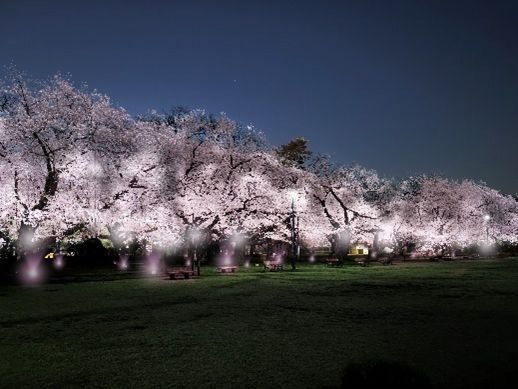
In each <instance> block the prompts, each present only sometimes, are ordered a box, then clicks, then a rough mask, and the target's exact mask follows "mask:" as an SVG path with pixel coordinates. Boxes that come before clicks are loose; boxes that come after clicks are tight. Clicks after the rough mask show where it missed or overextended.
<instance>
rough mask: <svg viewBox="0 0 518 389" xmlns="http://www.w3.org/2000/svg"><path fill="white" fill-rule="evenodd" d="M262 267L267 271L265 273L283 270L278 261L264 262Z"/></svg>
mask: <svg viewBox="0 0 518 389" xmlns="http://www.w3.org/2000/svg"><path fill="white" fill-rule="evenodd" d="M263 266H264V270H267V271H278V270H283V267H282V262H280V261H264V262H263Z"/></svg>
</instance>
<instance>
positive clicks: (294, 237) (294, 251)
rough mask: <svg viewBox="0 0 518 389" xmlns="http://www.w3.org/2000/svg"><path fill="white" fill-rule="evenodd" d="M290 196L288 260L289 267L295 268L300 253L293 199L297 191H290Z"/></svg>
mask: <svg viewBox="0 0 518 389" xmlns="http://www.w3.org/2000/svg"><path fill="white" fill-rule="evenodd" d="M290 198H291V213H290V233H291V255H290V262H291V269H292V270H296V261H297V259H298V257H299V254H300V248H299V245H298V227H299V223H298V217H297V212H296V210H295V200H296V199H297V193H296V192H291V193H290Z"/></svg>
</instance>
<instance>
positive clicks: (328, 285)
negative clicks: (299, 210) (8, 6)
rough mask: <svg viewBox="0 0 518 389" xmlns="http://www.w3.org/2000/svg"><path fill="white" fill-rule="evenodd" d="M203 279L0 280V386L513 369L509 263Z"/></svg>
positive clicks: (214, 382)
mask: <svg viewBox="0 0 518 389" xmlns="http://www.w3.org/2000/svg"><path fill="white" fill-rule="evenodd" d="M203 273H204V275H203V277H202V278H201V279H198V280H189V281H169V280H163V279H139V278H136V277H135V276H134V275H121V274H118V273H115V272H114V273H113V274H107V275H104V276H100V275H98V274H82V275H81V276H79V277H76V278H73V279H69V280H68V281H69V282H65V283H52V284H47V285H43V286H39V287H25V286H0V387H2V388H9V387H17V388H22V387H23V388H25V387H85V386H88V387H139V388H142V387H170V386H174V387H190V388H204V387H206V388H209V387H235V388H246V387H249V388H250V387H251V388H254V387H264V388H270V387H286V388H321V387H326V388H331V387H337V386H338V385H339V384H340V377H341V374H342V370H343V369H344V367H345V366H346V365H347V364H348V363H349V362H350V361H361V360H364V359H369V358H379V359H387V360H392V361H400V362H403V363H406V364H410V365H412V366H414V367H416V368H417V369H418V370H420V371H421V372H423V373H424V374H426V375H427V376H428V377H429V379H430V381H431V382H432V384H433V385H434V386H435V387H446V386H448V387H454V386H456V387H466V386H469V385H471V384H475V383H477V382H478V383H481V382H484V381H485V382H486V383H487V382H492V381H494V380H495V379H496V380H498V379H502V377H504V378H505V379H507V378H508V376H509V374H512V373H509V372H511V371H512V369H514V368H515V367H516V366H517V365H518V259H507V260H495V261H474V262H448V263H444V262H442V263H423V264H398V265H394V266H387V267H383V266H371V267H366V268H363V267H344V268H337V269H334V268H326V267H325V266H323V265H314V266H302V267H300V269H299V270H297V271H296V272H290V271H284V272H278V273H263V272H261V271H260V270H259V269H256V268H251V269H240V271H239V272H238V273H237V274H235V275H218V274H216V273H215V271H214V269H212V268H205V269H203Z"/></svg>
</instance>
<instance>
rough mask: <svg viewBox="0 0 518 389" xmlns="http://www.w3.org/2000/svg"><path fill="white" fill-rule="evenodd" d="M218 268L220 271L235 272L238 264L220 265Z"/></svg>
mask: <svg viewBox="0 0 518 389" xmlns="http://www.w3.org/2000/svg"><path fill="white" fill-rule="evenodd" d="M216 270H217V271H218V272H219V273H235V272H236V270H237V266H218V267H216Z"/></svg>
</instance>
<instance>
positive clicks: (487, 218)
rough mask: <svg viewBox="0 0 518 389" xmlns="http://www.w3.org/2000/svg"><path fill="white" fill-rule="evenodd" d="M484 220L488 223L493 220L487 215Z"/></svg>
mask: <svg viewBox="0 0 518 389" xmlns="http://www.w3.org/2000/svg"><path fill="white" fill-rule="evenodd" d="M484 220H485V221H486V222H488V221H489V220H491V216H490V215H487V214H486V215H484Z"/></svg>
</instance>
